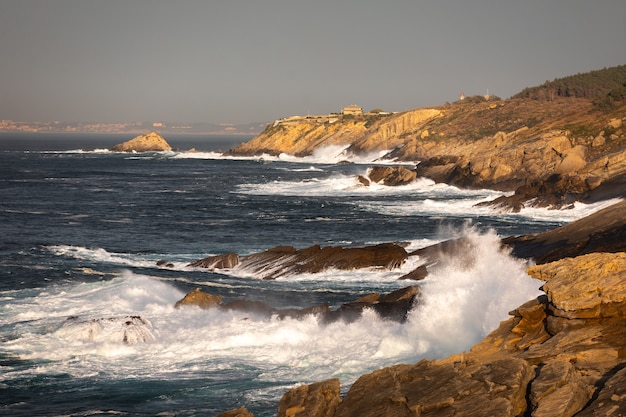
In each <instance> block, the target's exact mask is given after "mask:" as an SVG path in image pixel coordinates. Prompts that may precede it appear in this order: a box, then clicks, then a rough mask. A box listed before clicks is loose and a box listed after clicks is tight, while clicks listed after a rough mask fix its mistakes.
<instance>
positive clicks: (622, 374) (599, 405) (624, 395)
mask: <svg viewBox="0 0 626 417" xmlns="http://www.w3.org/2000/svg"><path fill="white" fill-rule="evenodd" d="M599 391H600V392H599V394H598V396H597V397H596V398H594V400H593V401H592V402H591V404H589V406H588V407H587V408H586V409H585V410H583V411H582V412H581V413H580V414H576V416H577V417H609V416H615V417H619V416H626V368H624V367H621V369H619V370H617V372H615V374H614V375H612V376H610V377H609V378H608V380H607V381H606V382H604V384H603V385H602V386H601V387H600V390H599Z"/></svg>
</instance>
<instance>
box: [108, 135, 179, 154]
mask: <svg viewBox="0 0 626 417" xmlns="http://www.w3.org/2000/svg"><path fill="white" fill-rule="evenodd" d="M171 150H172V147H171V146H170V144H169V143H167V141H166V140H165V139H163V137H162V136H161V135H159V134H158V133H157V132H150V133H146V134H145V135H140V136H136V137H134V138H133V139H131V140H129V141H126V142H123V143H119V144H117V145H115V146H113V147H112V148H111V151H113V152H161V151H171Z"/></svg>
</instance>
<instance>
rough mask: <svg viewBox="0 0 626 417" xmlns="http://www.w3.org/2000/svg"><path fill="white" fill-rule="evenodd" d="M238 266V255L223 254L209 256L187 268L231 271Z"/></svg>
mask: <svg viewBox="0 0 626 417" xmlns="http://www.w3.org/2000/svg"><path fill="white" fill-rule="evenodd" d="M238 264H239V255H237V254H236V253H224V254H221V255H215V256H209V257H207V258H204V259H199V260H197V261H194V262H192V263H190V264H189V265H188V266H192V267H198V268H208V269H231V268H234V267H236V266H237V265H238Z"/></svg>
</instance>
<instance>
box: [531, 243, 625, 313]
mask: <svg viewBox="0 0 626 417" xmlns="http://www.w3.org/2000/svg"><path fill="white" fill-rule="evenodd" d="M527 272H528V274H529V275H530V276H532V277H535V278H538V279H541V280H543V281H547V282H546V283H545V284H544V285H543V290H544V291H545V292H546V295H547V296H548V300H549V302H550V305H551V307H552V309H551V313H552V314H553V315H555V316H559V317H565V318H568V319H589V318H611V317H626V253H624V252H621V253H616V254H610V253H592V254H587V255H583V256H579V257H576V258H566V259H562V260H560V261H557V262H552V263H548V264H544V265H535V266H532V267H530V268H528V271H527ZM598 276H602V280H598V279H597V277H598Z"/></svg>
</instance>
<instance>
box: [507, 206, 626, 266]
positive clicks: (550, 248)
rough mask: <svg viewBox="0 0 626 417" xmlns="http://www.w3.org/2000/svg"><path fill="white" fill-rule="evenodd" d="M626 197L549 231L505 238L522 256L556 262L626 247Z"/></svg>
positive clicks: (515, 253) (540, 260)
mask: <svg viewBox="0 0 626 417" xmlns="http://www.w3.org/2000/svg"><path fill="white" fill-rule="evenodd" d="M625 213H626V201H621V202H618V203H616V204H613V205H611V206H609V207H606V208H604V209H602V210H598V211H597V212H595V213H593V214H591V215H589V216H587V217H584V218H582V219H579V220H576V221H574V222H572V223H569V224H567V225H565V226H562V227H559V228H557V229H553V230H549V231H547V232H543V233H539V234H531V235H523V236H512V237H508V238H505V239H503V243H504V244H506V245H508V246H510V247H511V249H512V254H513V255H515V256H517V257H518V258H526V259H528V258H531V259H533V260H534V261H535V262H536V263H538V264H541V263H546V262H552V261H555V260H558V259H561V258H563V257H575V256H579V255H584V254H588V253H592V252H621V251H626V216H625Z"/></svg>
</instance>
